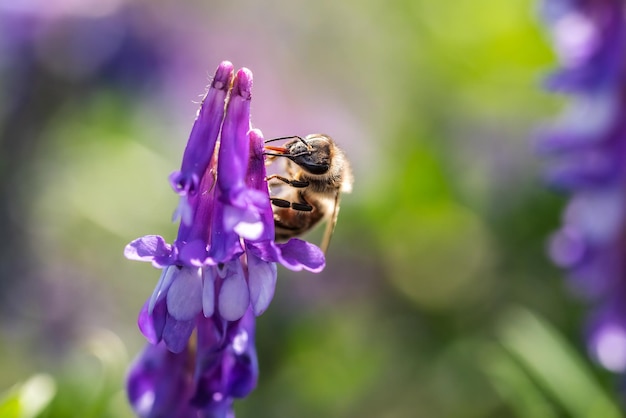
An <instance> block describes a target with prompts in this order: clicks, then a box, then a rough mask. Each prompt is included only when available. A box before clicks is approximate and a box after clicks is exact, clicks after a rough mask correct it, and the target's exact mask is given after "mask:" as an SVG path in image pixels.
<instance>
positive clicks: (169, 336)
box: [163, 314, 196, 353]
mask: <svg viewBox="0 0 626 418" xmlns="http://www.w3.org/2000/svg"><path fill="white" fill-rule="evenodd" d="M195 326H196V319H195V318H194V319H192V320H189V321H179V320H177V319H176V318H174V317H173V316H172V315H169V314H168V315H167V318H166V320H165V327H164V328H163V341H164V342H165V345H167V348H168V349H169V350H170V351H171V352H172V353H181V352H182V351H183V350H184V349H185V348H186V347H187V344H188V343H189V337H191V333H192V332H193V329H194V328H195Z"/></svg>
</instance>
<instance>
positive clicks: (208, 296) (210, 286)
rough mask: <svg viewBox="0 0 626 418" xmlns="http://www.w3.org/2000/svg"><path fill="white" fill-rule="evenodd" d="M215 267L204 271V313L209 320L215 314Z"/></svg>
mask: <svg viewBox="0 0 626 418" xmlns="http://www.w3.org/2000/svg"><path fill="white" fill-rule="evenodd" d="M215 277H216V272H215V267H213V266H210V267H206V268H204V269H203V270H202V313H203V314H204V316H205V317H207V318H209V317H210V316H212V315H213V312H215Z"/></svg>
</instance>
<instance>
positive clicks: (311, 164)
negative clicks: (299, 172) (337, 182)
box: [287, 134, 333, 175]
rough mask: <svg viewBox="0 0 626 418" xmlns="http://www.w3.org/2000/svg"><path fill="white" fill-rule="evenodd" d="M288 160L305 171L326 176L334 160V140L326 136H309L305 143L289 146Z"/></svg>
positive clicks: (290, 144)
mask: <svg viewBox="0 0 626 418" xmlns="http://www.w3.org/2000/svg"><path fill="white" fill-rule="evenodd" d="M287 149H288V151H289V154H288V155H289V156H288V158H289V159H290V160H291V161H293V162H294V163H296V164H298V165H299V166H300V167H301V168H302V169H303V170H305V171H307V172H309V173H311V174H315V175H322V174H326V173H327V172H328V170H329V169H330V161H331V158H332V149H333V144H332V139H330V138H329V137H327V136H325V135H320V134H314V135H309V136H307V137H306V138H305V140H304V141H293V142H291V143H289V144H287Z"/></svg>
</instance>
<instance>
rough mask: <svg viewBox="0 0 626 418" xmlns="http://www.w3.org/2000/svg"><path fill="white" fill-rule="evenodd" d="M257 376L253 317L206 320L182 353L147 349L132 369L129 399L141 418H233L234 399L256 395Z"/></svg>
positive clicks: (160, 347)
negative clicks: (254, 391) (231, 320)
mask: <svg viewBox="0 0 626 418" xmlns="http://www.w3.org/2000/svg"><path fill="white" fill-rule="evenodd" d="M258 374H259V367H258V362H257V355H256V349H255V347H254V314H253V313H252V311H251V310H248V312H247V313H246V315H244V316H243V317H242V318H241V319H239V320H237V321H233V322H225V321H222V320H220V319H219V318H217V317H211V318H202V319H201V320H199V321H198V328H197V334H196V335H195V338H194V339H192V341H191V342H190V344H188V345H187V346H186V347H185V348H184V349H183V350H182V351H181V352H180V353H172V352H171V351H169V350H168V349H167V347H166V346H165V345H164V344H163V343H159V344H154V345H153V344H148V345H147V346H146V347H145V348H144V351H143V352H142V353H141V354H140V355H139V356H138V357H137V359H136V360H135V362H134V363H133V364H132V365H131V369H130V372H129V376H128V380H127V390H128V398H129V400H130V403H131V405H132V407H133V409H134V410H135V412H136V413H137V415H138V416H140V417H142V418H144V417H145V418H148V417H150V418H152V417H154V418H156V417H180V418H187V417H198V416H202V417H215V418H218V417H233V416H234V414H233V412H232V406H233V400H234V398H243V397H245V396H247V395H248V394H249V393H250V392H252V390H253V389H254V388H255V386H256V383H257V379H258Z"/></svg>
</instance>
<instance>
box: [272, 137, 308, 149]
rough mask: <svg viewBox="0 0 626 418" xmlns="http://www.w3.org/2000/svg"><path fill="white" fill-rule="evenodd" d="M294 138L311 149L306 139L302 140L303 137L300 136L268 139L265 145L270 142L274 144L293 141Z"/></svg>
mask: <svg viewBox="0 0 626 418" xmlns="http://www.w3.org/2000/svg"><path fill="white" fill-rule="evenodd" d="M292 138H296V139H298V140H300V142H302V143H303V144H304V145H306V146H307V148H308V147H309V144H308V143H307V142H306V141H305V140H304V138H302V137H301V136H298V135H290V136H281V137H280V138H272V139H266V140H265V143H266V144H267V143H268V142H274V141H280V140H283V139H292Z"/></svg>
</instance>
